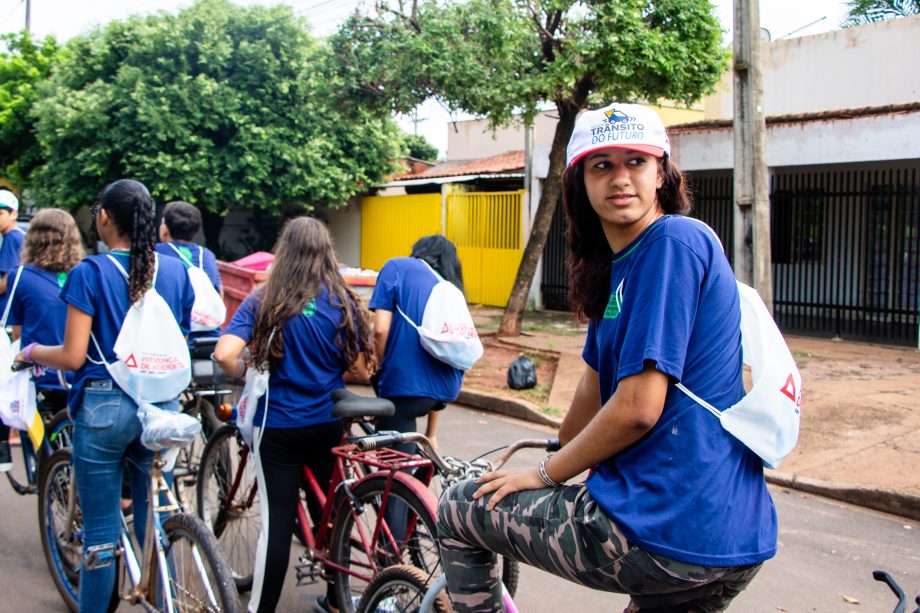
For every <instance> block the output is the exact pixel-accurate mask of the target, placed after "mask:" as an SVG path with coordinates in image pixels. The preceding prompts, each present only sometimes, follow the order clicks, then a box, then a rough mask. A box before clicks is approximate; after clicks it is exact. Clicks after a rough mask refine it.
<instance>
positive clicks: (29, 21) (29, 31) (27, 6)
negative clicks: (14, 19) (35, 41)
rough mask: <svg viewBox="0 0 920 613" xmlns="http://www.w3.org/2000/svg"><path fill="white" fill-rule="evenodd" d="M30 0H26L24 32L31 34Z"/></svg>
mask: <svg viewBox="0 0 920 613" xmlns="http://www.w3.org/2000/svg"><path fill="white" fill-rule="evenodd" d="M31 25H32V0H26V34H32V27H31Z"/></svg>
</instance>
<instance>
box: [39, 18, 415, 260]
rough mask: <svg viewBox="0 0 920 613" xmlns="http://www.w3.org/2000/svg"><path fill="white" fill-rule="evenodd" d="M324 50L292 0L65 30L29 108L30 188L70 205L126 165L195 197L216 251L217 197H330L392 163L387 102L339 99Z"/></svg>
mask: <svg viewBox="0 0 920 613" xmlns="http://www.w3.org/2000/svg"><path fill="white" fill-rule="evenodd" d="M328 58H329V54H328V52H327V50H326V48H325V47H324V46H322V45H321V44H319V43H317V42H316V41H315V40H314V39H312V38H311V37H310V36H309V34H308V33H307V27H306V23H305V22H304V21H302V20H300V19H298V18H295V17H294V15H293V13H292V12H291V9H290V7H284V6H275V7H272V8H264V7H261V6H250V7H239V6H236V5H234V4H232V3H231V2H229V1H228V0H202V1H200V2H198V3H196V4H194V5H193V6H191V7H190V8H188V9H186V10H183V11H182V12H180V13H179V14H177V15H170V14H166V13H160V14H158V15H154V16H149V17H144V18H141V17H134V18H130V19H128V20H127V21H124V22H113V23H111V24H109V25H107V26H106V27H104V28H101V29H97V30H96V31H94V32H92V33H90V34H89V35H86V36H83V37H80V38H76V39H73V40H71V41H70V43H69V44H68V45H67V46H66V49H65V55H64V59H63V60H62V62H61V64H60V66H59V67H58V69H57V70H56V71H55V73H54V75H53V77H52V79H51V80H50V83H49V86H48V90H47V92H46V95H45V98H44V99H43V100H42V101H41V102H40V103H38V105H37V108H36V116H37V127H38V137H39V141H40V143H41V145H42V151H43V154H44V156H45V160H46V161H45V164H44V165H43V166H42V167H41V168H40V169H39V171H38V172H37V173H36V180H35V187H36V193H37V195H38V196H39V197H40V199H41V200H40V201H42V202H49V203H50V202H53V203H56V204H57V205H66V206H70V207H75V206H79V205H80V204H85V203H88V202H91V201H92V199H93V197H94V195H95V194H96V193H97V192H98V190H99V189H100V188H101V187H102V186H103V185H104V184H105V183H107V182H109V181H111V180H113V179H116V178H119V177H124V176H130V177H134V178H136V179H138V180H140V181H142V182H143V183H145V184H146V185H147V186H148V188H149V189H150V191H151V193H152V194H153V196H154V198H156V199H157V200H159V201H168V200H173V199H182V200H187V201H189V202H192V203H195V204H197V205H198V206H199V207H201V209H202V211H203V213H204V214H205V215H204V218H205V234H206V238H207V242H208V245H209V246H210V247H211V248H212V249H215V250H216V249H218V248H219V245H218V243H217V239H218V236H219V232H220V227H221V224H222V217H223V215H224V214H225V213H226V211H227V207H228V205H239V206H243V207H248V208H251V209H254V210H256V211H261V212H265V213H268V214H270V215H275V216H277V215H278V214H279V213H281V212H285V213H294V212H304V211H309V210H311V209H312V208H313V207H316V206H320V205H323V206H332V207H335V206H340V205H342V204H344V203H345V202H347V200H348V198H349V197H350V196H351V195H353V194H355V193H356V192H358V191H360V190H361V189H362V187H363V186H366V185H370V184H373V183H376V182H379V181H380V180H382V179H383V178H384V177H385V176H386V175H387V174H388V173H390V172H392V170H394V169H395V166H394V162H395V161H396V160H398V157H399V153H400V149H399V147H400V143H401V138H400V132H399V129H398V127H397V126H396V125H395V123H394V122H393V121H392V119H391V118H390V116H389V115H380V114H377V113H373V112H368V111H366V110H364V109H361V108H358V107H354V106H348V107H347V110H346V111H343V110H342V109H343V108H345V106H344V105H343V104H342V100H341V99H340V97H339V92H338V91H336V90H335V89H334V88H333V87H332V86H331V85H330V83H329V82H328V81H327V80H326V79H325V77H324V76H323V75H324V68H323V67H324V66H325V64H326V62H327V61H328Z"/></svg>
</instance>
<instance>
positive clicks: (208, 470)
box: [196, 425, 262, 592]
mask: <svg viewBox="0 0 920 613" xmlns="http://www.w3.org/2000/svg"><path fill="white" fill-rule="evenodd" d="M239 471H243V475H242V476H241V477H240V487H238V489H237V491H236V492H235V493H234V494H233V496H232V497H230V499H229V500H226V499H227V495H228V493H229V491H230V488H231V487H232V486H233V483H234V482H235V479H236V474H237V473H238V472H239ZM196 494H197V502H198V504H197V508H196V514H197V515H198V517H199V518H201V519H202V521H204V523H205V525H206V526H207V527H208V528H210V529H211V531H212V532H213V533H214V535H215V537H216V538H217V542H218V543H219V544H220V547H221V550H222V551H223V553H224V556H225V559H226V560H227V563H228V565H229V566H230V569H231V572H232V573H233V580H234V582H235V583H236V587H237V589H238V590H239V591H241V592H247V591H249V590H251V589H252V577H253V572H254V569H255V561H256V544H257V543H258V540H259V532H260V531H261V529H262V516H261V511H260V506H259V493H258V486H257V484H256V471H255V462H254V461H253V458H252V455H251V454H250V453H249V450H248V447H245V443H243V441H242V439H241V438H239V436H238V431H237V428H236V426H233V425H226V426H223V427H222V428H220V429H219V430H218V431H217V432H215V433H214V435H213V436H212V437H211V439H210V440H209V441H208V444H207V445H206V446H205V448H204V452H203V453H202V455H201V464H200V465H199V467H198V481H197V484H196Z"/></svg>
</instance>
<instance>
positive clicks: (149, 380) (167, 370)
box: [91, 256, 192, 405]
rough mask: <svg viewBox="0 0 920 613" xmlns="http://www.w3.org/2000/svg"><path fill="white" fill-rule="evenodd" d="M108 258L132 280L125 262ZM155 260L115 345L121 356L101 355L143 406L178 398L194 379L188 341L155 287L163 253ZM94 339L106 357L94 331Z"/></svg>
mask: <svg viewBox="0 0 920 613" xmlns="http://www.w3.org/2000/svg"><path fill="white" fill-rule="evenodd" d="M109 258H110V259H111V260H112V261H113V262H114V263H115V265H116V266H118V268H119V269H120V270H121V272H122V274H123V275H124V277H125V279H127V278H128V273H127V271H125V269H124V268H123V267H122V266H121V263H119V262H118V260H116V259H115V258H113V257H111V256H109ZM156 262H157V264H156V267H155V268H154V276H153V283H151V286H150V289H148V290H147V291H146V292H145V293H144V295H143V296H141V298H140V300H138V301H137V302H135V303H134V304H132V305H131V307H130V308H129V309H128V314H127V315H126V316H125V320H124V322H122V324H121V329H120V330H119V331H118V338H116V339H115V346H114V350H115V356H116V357H117V358H118V359H117V360H116V361H115V362H114V363H109V362H107V361H106V360H105V358H104V357H103V358H102V359H103V362H104V363H105V367H106V370H108V371H109V375H111V377H112V379H114V380H115V383H117V384H118V387H120V388H121V389H122V391H123V392H125V393H126V394H127V395H128V396H130V397H131V398H132V399H134V401H135V402H137V403H138V405H140V404H142V403H144V402H150V403H153V402H166V401H168V400H173V399H175V398H177V397H178V396H179V394H181V393H182V392H183V391H184V390H185V388H187V387H188V384H189V382H190V381H191V379H192V359H191V356H190V355H189V351H188V343H186V340H185V336H183V334H182V330H180V328H179V324H178V323H177V322H176V318H175V317H174V316H173V313H172V311H171V310H170V308H169V305H168V304H166V301H165V300H164V299H163V297H162V296H160V295H159V294H158V293H157V291H156V289H155V284H156V270H157V268H159V258H157V260H156ZM91 338H92V340H93V343H95V345H96V350H97V351H98V352H99V355H100V356H103V353H102V348H101V347H100V346H99V343H98V342H97V341H96V337H95V335H91Z"/></svg>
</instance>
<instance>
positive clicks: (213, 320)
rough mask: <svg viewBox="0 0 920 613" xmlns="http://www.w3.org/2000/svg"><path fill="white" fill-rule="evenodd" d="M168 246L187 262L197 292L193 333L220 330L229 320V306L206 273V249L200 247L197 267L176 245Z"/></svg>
mask: <svg viewBox="0 0 920 613" xmlns="http://www.w3.org/2000/svg"><path fill="white" fill-rule="evenodd" d="M167 244H168V245H169V246H170V247H172V249H173V251H175V252H176V253H177V254H178V255H179V257H180V258H181V259H182V261H183V262H185V264H186V270H187V272H188V280H189V283H191V284H192V289H193V290H195V304H194V305H192V332H207V331H210V330H215V329H217V328H219V327H220V326H221V324H223V323H224V320H225V319H227V305H225V304H224V300H223V298H221V297H220V294H219V293H218V292H217V290H216V289H214V285H213V284H212V283H211V279H210V278H208V274H207V273H206V272H205V271H204V249H202V247H201V245H199V246H198V262H199V265H198V266H195V265H194V264H193V263H192V261H191V260H190V259H189V258H187V257H186V256H185V254H184V253H182V251H180V250H179V249H178V248H177V247H176V246H175V245H173V244H172V243H167Z"/></svg>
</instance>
